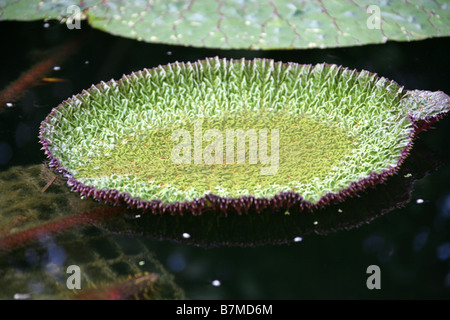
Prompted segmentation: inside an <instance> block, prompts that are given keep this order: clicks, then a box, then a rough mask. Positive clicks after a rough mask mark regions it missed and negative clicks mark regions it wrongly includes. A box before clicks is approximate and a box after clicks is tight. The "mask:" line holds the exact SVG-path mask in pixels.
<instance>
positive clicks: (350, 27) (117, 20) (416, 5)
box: [0, 0, 450, 49]
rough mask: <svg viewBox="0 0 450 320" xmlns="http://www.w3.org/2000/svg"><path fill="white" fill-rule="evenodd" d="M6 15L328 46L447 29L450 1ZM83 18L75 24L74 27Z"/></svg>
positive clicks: (206, 40)
mask: <svg viewBox="0 0 450 320" xmlns="http://www.w3.org/2000/svg"><path fill="white" fill-rule="evenodd" d="M0 8H1V10H0V21H1V20H19V21H30V20H39V19H46V20H49V19H57V20H60V21H62V22H66V23H67V25H68V27H70V28H80V27H81V25H80V20H81V19H83V20H87V21H88V23H89V24H90V25H91V26H92V27H94V28H97V29H100V30H103V31H105V32H109V33H111V34H113V35H119V36H122V37H127V38H132V39H137V40H140V41H147V42H156V43H165V44H174V45H186V46H197V47H209V48H223V49H276V48H279V49H289V48H297V49H300V48H326V47H327V48H330V47H343V46H355V45H364V44H370V43H385V42H386V41H388V40H394V41H411V40H421V39H426V38H430V37H445V36H448V35H449V34H450V26H449V24H448V19H449V10H448V7H447V4H446V3H445V1H418V0H409V1H389V2H383V3H379V4H377V3H374V1H372V0H359V1H334V0H310V1H307V2H304V1H295V0H294V1H293V0H281V1H268V0H266V1H260V0H247V1H229V0H226V1H210V0H195V1H177V0H170V1H168V0H152V1H126V2H123V1H120V0H105V1H97V0H66V1H64V2H63V3H55V2H54V1H51V0H26V1H25V0H6V1H4V2H3V3H2V4H1V5H0ZM77 23H78V26H77V25H76V24H77Z"/></svg>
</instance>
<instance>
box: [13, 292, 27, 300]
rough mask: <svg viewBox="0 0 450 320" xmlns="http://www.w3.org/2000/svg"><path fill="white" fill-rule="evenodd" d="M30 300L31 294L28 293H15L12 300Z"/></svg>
mask: <svg viewBox="0 0 450 320" xmlns="http://www.w3.org/2000/svg"><path fill="white" fill-rule="evenodd" d="M30 298H31V294H29V293H15V294H14V300H27V299H30Z"/></svg>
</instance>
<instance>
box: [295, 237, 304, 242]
mask: <svg viewBox="0 0 450 320" xmlns="http://www.w3.org/2000/svg"><path fill="white" fill-rule="evenodd" d="M302 240H303V238H302V237H295V238H294V242H301V241H302Z"/></svg>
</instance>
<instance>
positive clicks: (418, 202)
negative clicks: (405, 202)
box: [416, 199, 424, 204]
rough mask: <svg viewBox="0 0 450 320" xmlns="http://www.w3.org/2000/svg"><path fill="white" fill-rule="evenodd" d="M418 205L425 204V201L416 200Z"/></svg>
mask: <svg viewBox="0 0 450 320" xmlns="http://www.w3.org/2000/svg"><path fill="white" fill-rule="evenodd" d="M416 203H417V204H421V203H424V200H423V199H417V200H416Z"/></svg>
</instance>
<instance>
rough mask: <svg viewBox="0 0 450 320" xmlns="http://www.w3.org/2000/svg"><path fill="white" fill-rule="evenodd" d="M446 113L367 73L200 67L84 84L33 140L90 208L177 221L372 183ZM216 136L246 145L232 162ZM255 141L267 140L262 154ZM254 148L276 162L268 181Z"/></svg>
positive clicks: (423, 94)
mask: <svg viewBox="0 0 450 320" xmlns="http://www.w3.org/2000/svg"><path fill="white" fill-rule="evenodd" d="M449 108H450V99H449V97H448V96H447V95H445V94H444V93H442V92H427V91H417V90H416V91H407V90H404V89H403V88H402V87H400V86H399V85H397V84H396V83H395V82H393V81H390V80H388V79H386V78H383V77H378V76H377V75H376V74H372V73H369V72H367V71H360V72H357V71H356V70H349V69H347V68H343V67H338V66H335V65H326V64H320V65H316V66H311V65H299V64H296V63H281V62H278V63H276V62H274V61H272V60H267V59H256V60H253V61H247V60H244V59H241V60H230V61H227V60H225V59H222V60H221V59H218V58H212V59H206V60H203V61H198V62H195V63H178V62H177V63H173V64H169V65H167V66H162V67H161V66H160V67H157V68H154V69H150V70H147V69H146V70H143V71H140V72H136V73H133V74H131V75H129V76H124V77H123V78H122V79H120V80H119V81H113V80H112V81H110V82H107V83H105V82H102V83H100V84H99V85H96V86H92V87H91V88H90V89H88V90H85V91H83V92H82V93H81V94H78V95H75V96H73V97H72V98H70V99H68V100H66V101H64V102H63V103H61V104H60V105H59V106H58V107H57V108H55V109H53V110H52V112H51V113H50V114H49V115H48V117H47V118H46V119H45V121H43V123H42V125H41V130H40V139H41V143H42V144H43V149H44V150H45V154H46V155H47V156H48V157H49V159H50V166H52V167H55V168H56V169H57V170H58V171H59V172H61V173H62V174H64V175H65V176H66V177H67V178H68V183H69V185H71V186H72V187H73V190H76V191H78V192H79V193H81V194H82V195H85V196H89V197H93V198H95V199H98V200H103V201H107V202H111V203H114V204H121V203H126V204H128V205H129V206H130V207H136V208H144V209H149V210H151V211H152V212H154V213H170V214H181V215H183V214H185V213H194V214H201V213H203V212H206V211H222V212H223V213H229V212H231V211H235V212H238V213H245V212H248V211H249V210H255V211H257V212H262V211H263V210H264V209H266V208H268V209H271V210H275V209H280V208H286V209H289V208H290V207H292V206H299V207H301V208H302V210H304V209H312V208H318V207H321V206H322V205H325V204H330V203H335V202H340V201H342V199H344V198H346V197H348V196H351V195H353V194H355V193H356V192H358V191H361V190H363V189H365V188H367V187H369V186H373V185H375V184H378V183H380V182H382V181H384V180H385V179H386V177H388V176H389V175H392V174H393V173H394V172H396V171H398V169H399V167H400V165H401V164H402V162H403V160H404V159H405V158H406V157H407V155H408V153H409V151H410V148H411V145H412V141H413V138H414V137H415V135H416V133H418V132H419V131H420V130H422V127H423V126H426V125H428V124H429V123H431V122H433V121H436V120H437V119H439V118H440V117H442V116H443V115H444V114H446V113H447V112H448V110H449ZM196 129H197V131H196ZM214 130H216V131H214ZM217 130H218V131H219V132H217ZM227 130H242V132H245V133H246V135H247V138H248V139H249V144H248V147H247V144H245V141H246V138H245V137H244V144H243V146H244V147H243V148H242V150H241V151H242V152H243V153H244V156H245V157H242V158H241V160H242V161H241V162H239V155H238V153H239V150H238V149H239V148H237V149H236V154H235V153H232V154H231V156H230V157H229V153H228V151H229V149H228V145H227V143H218V142H220V141H219V140H220V139H222V138H223V137H225V136H227V133H226V131H227ZM249 130H254V132H255V141H256V140H257V141H258V143H257V144H256V145H255V146H254V147H253V149H252V146H251V145H252V143H251V140H252V138H251V137H250V136H251V134H250V133H249ZM256 130H259V131H260V132H259V133H260V135H259V137H258V138H257V139H256ZM180 132H181V133H180ZM195 132H197V133H195ZM261 132H264V133H265V134H267V133H269V132H271V133H273V132H278V133H279V137H278V136H276V135H275V136H274V135H271V139H270V140H271V146H270V148H269V147H268V145H269V142H268V141H269V139H268V137H267V136H266V137H265V139H263V138H264V135H261ZM205 135H206V136H208V138H206V139H205V138H204V136H205ZM214 135H215V136H214ZM182 136H184V138H182V139H186V140H183V141H182V142H181V143H180V142H179V141H180V140H179V139H180V137H182ZM191 136H192V137H193V139H194V142H193V145H194V148H193V149H194V154H191V155H189V154H188V155H186V154H185V151H186V150H188V151H189V152H190V150H191V147H192V143H191V142H192V141H191V139H190V138H191ZM213 136H214V137H215V140H214V142H212V143H210V144H208V143H207V142H208V141H211V140H212V138H213ZM278 138H279V140H278ZM175 140H176V141H175ZM237 140H239V139H237ZM275 140H277V141H279V148H278V145H277V146H275V148H274V144H273V143H274V141H275ZM233 141H234V140H233ZM263 146H264V147H263ZM232 148H234V147H233V146H232ZM254 148H256V149H258V150H257V152H253V151H255V150H254ZM264 149H265V155H266V156H267V155H268V154H269V153H271V156H272V157H273V155H274V154H276V152H275V151H277V152H278V154H277V159H276V162H277V163H276V166H274V167H275V169H276V170H274V171H272V172H271V173H270V174H262V170H264V169H267V166H268V165H270V166H271V167H272V165H273V163H272V162H271V161H263V160H267V159H263V158H261V150H264ZM269 149H270V151H269ZM174 150H175V155H176V157H175V158H174ZM233 150H234V149H233ZM180 152H181V153H183V156H182V157H181V158H180V157H179V155H180V154H181V153H180ZM252 154H253V155H258V157H257V158H258V159H259V162H258V161H256V158H255V159H253V162H252V159H251V158H252ZM177 157H178V158H177ZM269 169H270V168H269ZM259 173H261V174H259Z"/></svg>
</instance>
